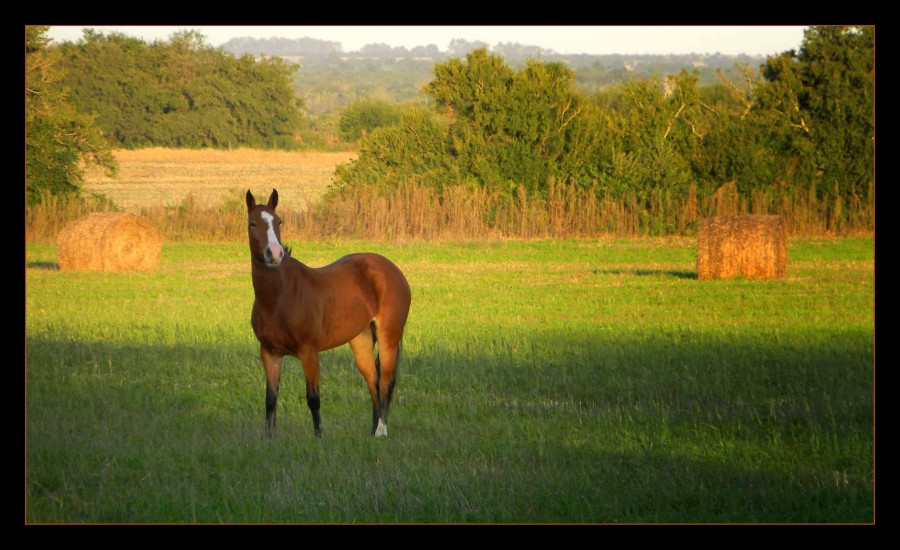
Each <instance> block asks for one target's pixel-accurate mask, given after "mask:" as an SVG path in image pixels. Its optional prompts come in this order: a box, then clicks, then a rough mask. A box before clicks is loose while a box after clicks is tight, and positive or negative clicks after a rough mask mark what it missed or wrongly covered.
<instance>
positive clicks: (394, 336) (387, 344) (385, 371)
mask: <svg viewBox="0 0 900 550" xmlns="http://www.w3.org/2000/svg"><path fill="white" fill-rule="evenodd" d="M402 337H403V332H402V328H401V329H400V330H399V331H396V330H390V329H389V328H387V327H382V326H381V325H377V336H376V339H377V341H378V358H377V359H376V360H375V362H376V364H377V366H378V368H377V370H378V374H379V376H378V404H379V411H378V416H379V419H378V424H377V428H376V430H375V435H387V418H388V411H389V410H390V408H391V398H392V397H393V394H394V385H395V384H396V382H397V378H396V373H397V361H398V359H399V356H400V342H401V339H402Z"/></svg>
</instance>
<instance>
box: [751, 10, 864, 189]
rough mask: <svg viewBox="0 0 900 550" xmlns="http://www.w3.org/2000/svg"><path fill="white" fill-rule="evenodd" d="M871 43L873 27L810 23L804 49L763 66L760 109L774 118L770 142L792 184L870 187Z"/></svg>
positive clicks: (767, 62) (787, 53)
mask: <svg viewBox="0 0 900 550" xmlns="http://www.w3.org/2000/svg"><path fill="white" fill-rule="evenodd" d="M874 47H875V42H874V30H873V28H872V27H830V26H829V27H811V28H809V29H807V30H806V31H805V33H804V39H803V44H802V46H801V48H800V52H799V53H795V52H794V51H788V52H784V53H783V54H781V55H778V56H775V57H770V58H769V59H768V60H767V61H766V64H765V65H764V66H763V67H762V75H763V77H764V78H765V81H766V82H765V85H764V86H760V88H759V90H758V112H757V114H759V116H761V117H766V119H767V120H768V121H770V122H771V124H770V125H769V127H770V130H771V139H770V143H771V147H772V148H773V149H774V150H775V152H777V153H780V154H782V155H783V156H784V157H785V158H787V159H789V160H788V162H786V163H785V166H784V167H783V170H782V177H783V178H784V179H785V180H787V181H788V182H790V183H796V184H802V185H808V184H821V185H820V187H819V188H820V189H821V190H822V191H824V192H825V193H828V194H831V195H834V194H837V195H847V194H849V193H851V192H852V190H853V189H856V190H863V189H867V188H868V187H869V186H870V185H872V183H873V181H874V180H873V178H874V165H875V164H874V162H875V157H874V140H875V120H874V112H875V102H874V94H875V89H874V63H875V57H874Z"/></svg>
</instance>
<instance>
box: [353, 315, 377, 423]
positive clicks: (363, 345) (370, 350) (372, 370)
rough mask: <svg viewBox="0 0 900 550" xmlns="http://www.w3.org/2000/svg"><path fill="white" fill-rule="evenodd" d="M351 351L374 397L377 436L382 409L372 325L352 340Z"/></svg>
mask: <svg viewBox="0 0 900 550" xmlns="http://www.w3.org/2000/svg"><path fill="white" fill-rule="evenodd" d="M350 349H351V350H352V351H353V358H354V359H355V360H356V368H357V369H359V372H360V373H361V374H362V375H363V378H365V379H366V385H367V386H368V387H369V395H371V396H372V434H373V435H375V434H376V430H377V428H378V419H379V418H380V417H381V407H380V406H379V401H378V368H377V367H376V365H375V335H374V332H373V330H372V329H371V328H370V325H366V328H364V329H363V331H362V332H360V333H359V334H358V335H357V336H356V337H355V338H353V339H352V340H350Z"/></svg>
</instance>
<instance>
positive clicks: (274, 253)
mask: <svg viewBox="0 0 900 550" xmlns="http://www.w3.org/2000/svg"><path fill="white" fill-rule="evenodd" d="M260 216H261V217H262V219H263V221H265V222H266V226H267V227H266V239H268V242H267V243H266V252H265V258H266V265H269V266H271V267H278V266H279V265H281V260H283V259H284V248H283V247H282V246H281V243H280V242H278V236H277V235H275V216H273V215H272V214H269V213H268V212H263V213H262V214H260Z"/></svg>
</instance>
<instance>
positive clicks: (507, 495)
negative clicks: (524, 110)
mask: <svg viewBox="0 0 900 550" xmlns="http://www.w3.org/2000/svg"><path fill="white" fill-rule="evenodd" d="M289 244H293V247H294V250H293V254H294V256H295V257H297V258H299V259H301V260H302V261H305V262H306V263H308V264H310V265H314V266H315V265H322V264H324V263H327V262H330V261H332V260H333V259H335V258H337V257H339V256H340V255H342V254H345V253H348V252H351V251H356V250H363V249H365V250H372V251H376V252H381V253H383V254H385V255H387V256H388V257H390V258H392V259H393V260H394V261H395V262H396V263H397V264H398V265H399V266H401V268H402V269H403V270H404V271H405V272H406V274H407V277H408V279H409V281H410V284H411V286H412V290H413V306H412V313H411V317H410V321H409V324H408V329H407V334H406V338H405V341H404V356H403V361H402V363H401V365H400V371H399V380H398V385H397V390H396V394H395V402H394V406H393V408H392V411H391V418H390V423H389V426H390V430H389V432H390V435H389V436H388V437H387V438H383V439H377V440H376V439H374V438H372V437H370V436H369V435H368V430H369V428H370V403H369V398H368V394H367V391H366V389H365V387H364V383H363V380H362V377H361V376H360V375H359V374H358V372H357V371H356V369H355V367H354V366H353V362H352V356H351V355H350V352H349V350H348V349H347V348H346V346H345V347H343V348H339V349H337V350H333V351H329V352H326V353H323V354H322V356H321V361H322V384H321V391H322V415H323V423H324V428H325V436H324V437H323V438H322V439H317V438H315V437H314V435H313V431H312V422H311V420H310V417H309V412H308V410H307V408H306V403H305V398H304V384H303V374H302V369H301V368H300V365H299V363H298V362H297V361H296V360H293V359H289V360H288V361H286V366H285V372H284V375H283V378H282V384H281V394H280V401H279V417H278V429H279V431H278V434H277V435H276V437H274V438H273V439H271V440H269V439H266V438H265V437H263V423H264V383H263V373H262V367H261V364H260V361H259V358H258V347H257V344H256V341H255V339H254V337H253V335H252V332H251V329H250V326H249V314H250V307H251V304H252V301H253V294H252V288H251V285H250V276H249V260H248V258H247V256H248V252H247V245H246V244H244V243H226V244H196V243H193V244H192V243H179V244H166V245H165V246H164V248H163V256H162V262H161V266H160V268H159V270H158V271H157V272H154V273H134V274H112V273H68V272H61V271H58V270H56V269H55V262H56V261H57V260H56V249H55V247H53V246H50V245H27V247H26V285H27V286H26V352H27V355H26V382H27V387H26V412H27V426H26V428H27V430H26V436H27V438H26V461H27V462H26V484H25V489H26V491H25V497H26V502H25V511H26V520H27V521H28V522H30V523H45V522H65V523H68V522H91V523H93V522H104V523H105V522H111V523H118V522H137V523H142V522H151V523H194V522H201V523H207V522H209V523H219V522H228V523H270V522H271V523H332V522H337V523H395V522H396V523H433V522H440V523H457V522H459V523H468V522H479V523H482V522H487V523H495V522H499V523H507V522H508V523H544V522H552V523H644V522H650V523H656V522H666V523H669V522H672V523H692V522H713V523H718V522H724V523H749V522H765V523H870V522H873V521H874V517H875V510H874V502H873V499H874V476H875V473H874V458H873V456H874V437H873V429H874V412H873V406H874V405H873V392H874V387H873V386H874V351H873V347H874V259H873V256H874V251H873V241H872V239H871V238H861V239H842V240H801V241H796V240H792V241H791V242H790V243H789V269H788V277H787V279H785V280H781V281H747V280H728V281H699V280H697V279H696V265H695V262H696V259H695V247H694V243H692V242H691V241H689V240H651V239H643V240H634V241H625V240H608V241H532V242H493V243H470V244H465V243H456V244H454V243H428V244H423V243H418V244H394V245H385V244H371V243H359V242H337V243H303V242H295V243H289Z"/></svg>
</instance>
